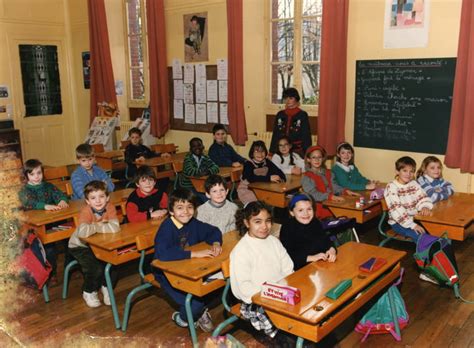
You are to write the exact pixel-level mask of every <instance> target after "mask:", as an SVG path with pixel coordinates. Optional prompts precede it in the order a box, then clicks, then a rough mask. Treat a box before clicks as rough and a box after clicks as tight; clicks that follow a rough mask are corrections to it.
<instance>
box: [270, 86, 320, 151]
mask: <svg viewBox="0 0 474 348" xmlns="http://www.w3.org/2000/svg"><path fill="white" fill-rule="evenodd" d="M282 99H283V101H284V103H285V110H281V111H279V112H278V114H277V115H276V118H275V124H274V125H273V135H272V142H271V145H270V152H271V153H276V152H277V150H278V141H279V140H280V138H281V137H282V136H284V135H286V136H287V137H288V138H289V139H290V143H291V146H292V148H293V151H294V152H296V153H298V154H299V155H300V156H301V157H304V154H305V151H306V149H308V148H309V147H310V146H311V130H310V128H309V120H308V114H307V113H306V111H303V110H301V109H300V107H299V106H300V94H299V93H298V90H297V89H296V88H287V89H285V90H284V91H283V95H282Z"/></svg>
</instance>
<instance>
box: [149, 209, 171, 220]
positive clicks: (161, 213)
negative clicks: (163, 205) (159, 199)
mask: <svg viewBox="0 0 474 348" xmlns="http://www.w3.org/2000/svg"><path fill="white" fill-rule="evenodd" d="M166 213H168V211H167V210H166V209H159V210H155V211H152V212H151V213H150V216H151V218H152V219H160V218H162V217H163V216H165V215H166Z"/></svg>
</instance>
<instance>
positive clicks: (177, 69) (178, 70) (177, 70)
mask: <svg viewBox="0 0 474 348" xmlns="http://www.w3.org/2000/svg"><path fill="white" fill-rule="evenodd" d="M182 67H183V66H182V64H181V59H178V58H174V59H173V68H172V69H173V79H182V78H183V70H182Z"/></svg>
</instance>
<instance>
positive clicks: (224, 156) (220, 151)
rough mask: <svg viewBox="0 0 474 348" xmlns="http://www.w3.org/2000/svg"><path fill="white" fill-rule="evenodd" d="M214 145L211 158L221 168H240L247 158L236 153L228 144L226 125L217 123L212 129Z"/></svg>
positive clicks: (210, 149)
mask: <svg viewBox="0 0 474 348" xmlns="http://www.w3.org/2000/svg"><path fill="white" fill-rule="evenodd" d="M212 134H213V135H214V143H213V144H212V145H211V147H210V148H209V157H210V158H211V159H212V160H213V161H214V163H216V164H217V165H218V166H219V167H240V166H241V165H242V164H243V163H244V162H245V158H243V157H242V156H240V155H239V154H238V153H237V152H235V150H234V148H233V147H232V146H230V145H229V144H227V130H226V129H225V127H224V125H223V124H221V123H217V124H216V125H215V126H214V127H213V128H212Z"/></svg>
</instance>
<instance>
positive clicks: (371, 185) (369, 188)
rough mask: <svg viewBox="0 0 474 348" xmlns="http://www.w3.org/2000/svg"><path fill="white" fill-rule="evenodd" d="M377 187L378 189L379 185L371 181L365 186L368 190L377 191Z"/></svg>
mask: <svg viewBox="0 0 474 348" xmlns="http://www.w3.org/2000/svg"><path fill="white" fill-rule="evenodd" d="M376 187H377V185H376V184H375V182H373V181H371V182H369V183H368V184H367V185H365V189H366V190H375V188H376Z"/></svg>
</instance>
